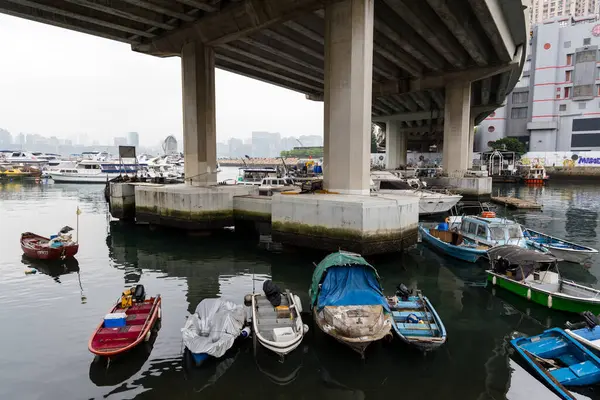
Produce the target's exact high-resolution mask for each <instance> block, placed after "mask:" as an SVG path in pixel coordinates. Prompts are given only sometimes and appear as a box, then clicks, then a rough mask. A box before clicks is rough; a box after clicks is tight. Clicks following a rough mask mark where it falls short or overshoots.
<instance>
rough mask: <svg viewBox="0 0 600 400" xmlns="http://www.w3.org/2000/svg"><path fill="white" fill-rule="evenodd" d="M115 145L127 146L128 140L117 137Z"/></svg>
mask: <svg viewBox="0 0 600 400" xmlns="http://www.w3.org/2000/svg"><path fill="white" fill-rule="evenodd" d="M113 144H114V145H115V146H127V138H124V137H116V138H114V139H113Z"/></svg>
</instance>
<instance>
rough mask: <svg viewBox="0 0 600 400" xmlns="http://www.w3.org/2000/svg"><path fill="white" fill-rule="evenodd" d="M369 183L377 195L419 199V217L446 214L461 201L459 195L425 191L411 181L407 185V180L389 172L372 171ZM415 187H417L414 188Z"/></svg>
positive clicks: (415, 181) (416, 181) (418, 183)
mask: <svg viewBox="0 0 600 400" xmlns="http://www.w3.org/2000/svg"><path fill="white" fill-rule="evenodd" d="M371 182H372V184H371V190H372V191H373V192H375V193H378V194H382V195H403V196H418V197H420V200H419V215H432V214H440V213H445V212H448V211H450V209H451V208H452V207H454V206H455V205H456V203H458V202H459V201H460V199H462V196H461V195H454V194H446V193H439V192H434V191H432V190H427V189H425V188H424V184H422V183H421V182H420V181H418V180H411V182H410V183H409V182H407V180H405V179H401V178H399V177H398V176H396V175H394V174H393V173H391V172H389V171H372V172H371ZM415 183H416V184H417V185H415ZM415 186H417V187H416V188H415Z"/></svg>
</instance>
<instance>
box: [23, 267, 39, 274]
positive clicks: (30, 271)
mask: <svg viewBox="0 0 600 400" xmlns="http://www.w3.org/2000/svg"><path fill="white" fill-rule="evenodd" d="M36 273H37V269H35V268H29V269H26V270H25V275H31V274H36Z"/></svg>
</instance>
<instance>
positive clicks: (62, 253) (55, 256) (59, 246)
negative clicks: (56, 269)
mask: <svg viewBox="0 0 600 400" xmlns="http://www.w3.org/2000/svg"><path fill="white" fill-rule="evenodd" d="M21 249H22V250H23V253H24V254H25V255H26V256H27V257H31V258H34V259H38V260H59V259H64V258H68V257H73V256H74V255H75V254H77V251H78V250H79V243H77V242H73V241H66V242H60V241H53V240H52V239H49V238H46V237H43V236H40V235H36V234H35V233H31V232H25V233H22V234H21Z"/></svg>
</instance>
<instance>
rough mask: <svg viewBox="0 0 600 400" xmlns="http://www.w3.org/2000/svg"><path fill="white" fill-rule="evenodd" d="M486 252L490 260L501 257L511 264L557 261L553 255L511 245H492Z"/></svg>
mask: <svg viewBox="0 0 600 400" xmlns="http://www.w3.org/2000/svg"><path fill="white" fill-rule="evenodd" d="M487 253H488V256H489V257H490V260H496V259H498V258H500V257H501V258H503V259H505V260H507V261H508V262H509V263H510V264H512V265H522V264H528V263H531V262H536V263H554V262H556V261H558V259H557V258H556V257H554V256H553V255H550V254H547V253H540V252H538V251H535V250H529V249H525V248H522V247H519V246H512V245H505V246H497V247H492V248H491V249H489V250H488V252H487Z"/></svg>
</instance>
